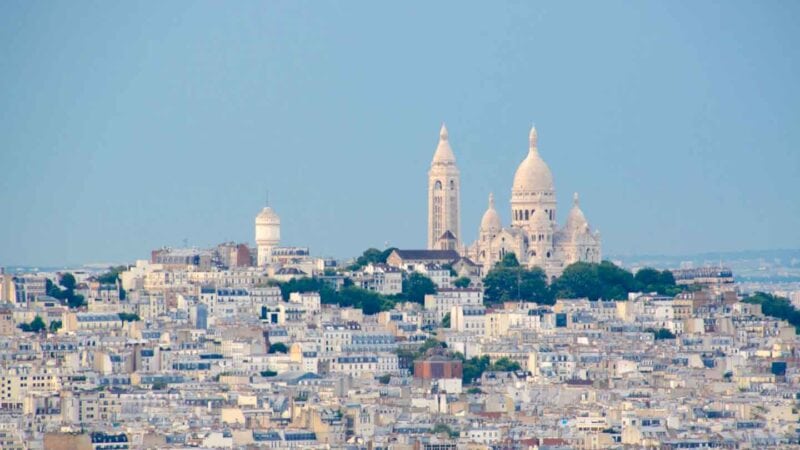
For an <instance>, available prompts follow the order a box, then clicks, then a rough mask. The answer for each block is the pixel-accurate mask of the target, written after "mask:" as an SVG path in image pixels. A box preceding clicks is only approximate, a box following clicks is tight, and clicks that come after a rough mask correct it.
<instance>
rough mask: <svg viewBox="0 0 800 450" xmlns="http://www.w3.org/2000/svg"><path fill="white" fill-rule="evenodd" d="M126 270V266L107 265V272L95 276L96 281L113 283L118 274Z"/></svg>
mask: <svg viewBox="0 0 800 450" xmlns="http://www.w3.org/2000/svg"><path fill="white" fill-rule="evenodd" d="M126 270H128V267H127V266H116V267H109V268H108V272H105V273H102V274H100V275H98V276H97V281H98V282H100V283H101V284H114V283H116V282H117V280H119V274H120V273H121V272H124V271H126Z"/></svg>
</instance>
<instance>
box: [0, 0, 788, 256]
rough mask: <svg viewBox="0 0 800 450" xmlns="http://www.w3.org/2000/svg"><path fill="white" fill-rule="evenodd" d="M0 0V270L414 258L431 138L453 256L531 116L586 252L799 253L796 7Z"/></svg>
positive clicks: (511, 161) (504, 196)
mask: <svg viewBox="0 0 800 450" xmlns="http://www.w3.org/2000/svg"><path fill="white" fill-rule="evenodd" d="M220 6H221V5H220V4H219V3H214V2H192V3H189V2H166V3H162V4H158V3H146V4H142V3H127V2H125V3H123V2H119V3H114V2H78V3H75V2H66V1H53V2H27V1H7V2H3V3H2V4H0V55H2V63H0V64H1V66H0V67H2V69H1V70H0V86H2V87H1V88H0V167H1V168H2V169H3V171H2V172H3V175H2V176H0V204H2V205H3V213H2V215H0V216H1V217H2V220H0V265H42V266H44V265H63V264H76V263H88V262H98V261H109V262H122V261H132V260H134V259H140V258H146V257H147V256H148V255H149V252H150V250H151V249H153V248H157V247H161V246H163V245H171V246H181V245H183V242H184V240H186V241H187V242H188V243H189V245H194V246H211V245H214V244H216V243H219V242H222V241H226V240H234V241H237V242H252V241H253V219H254V217H255V215H256V214H257V213H258V211H259V210H260V208H261V207H262V206H263V204H264V197H265V191H266V190H269V192H270V203H271V205H272V206H273V207H274V208H275V209H276V211H277V212H278V213H279V214H280V216H281V219H282V235H283V236H282V238H283V239H282V243H283V244H286V245H303V246H309V247H311V250H312V252H313V253H314V254H315V255H331V256H337V257H347V256H352V255H355V254H358V253H360V252H361V251H362V250H363V249H365V248H367V247H371V246H372V247H383V246H384V245H385V243H387V242H388V243H389V245H392V246H398V247H404V248H422V247H424V245H425V233H426V205H427V197H426V182H427V178H426V176H427V171H428V168H429V164H430V160H431V157H432V155H433V151H434V149H435V148H436V143H437V140H438V131H439V127H440V125H441V123H442V122H446V123H447V128H448V130H449V136H450V142H451V144H452V146H453V150H454V152H455V156H456V158H457V161H458V166H459V168H460V170H461V195H462V197H461V211H462V216H461V221H462V229H463V233H464V239H465V240H466V241H467V242H471V241H472V240H473V239H474V238H475V235H476V231H477V227H478V223H479V221H480V218H481V214H482V213H483V211H484V210H485V208H486V198H487V196H488V194H489V192H494V194H495V198H496V204H497V209H498V211H499V212H500V214H501V216H502V218H503V221H504V224H507V223H508V221H509V207H508V200H509V196H510V189H511V180H512V177H513V174H514V170H515V168H516V167H517V165H518V164H519V162H520V161H521V160H522V159H523V158H524V157H525V154H526V152H527V143H528V131H529V128H530V126H531V123H535V124H536V127H537V130H538V132H539V150H540V152H541V155H542V157H543V158H544V160H545V161H546V162H547V164H548V165H549V166H550V168H551V170H552V173H553V176H554V179H555V185H556V190H557V193H558V200H559V204H558V209H559V223H562V222H563V218H564V216H565V214H566V213H567V211H568V210H569V207H570V202H571V198H572V193H573V192H574V191H577V192H579V193H580V196H581V206H582V208H583V210H584V211H585V212H586V215H587V217H588V219H589V220H590V222H591V225H592V227H593V228H595V227H596V228H598V229H599V230H600V231H601V232H602V236H603V251H604V253H605V254H654V253H662V254H685V253H695V252H704V251H731V250H745V249H771V248H800V233H798V229H800V201H798V192H800V188H798V186H799V185H800V182H798V179H800V152H798V149H799V147H800V145H799V144H800V127H798V126H797V124H798V123H800V86H799V84H798V83H797V80H800V49H799V48H798V46H797V43H798V42H800V28H798V27H797V26H796V24H797V21H798V18H799V17H798V16H800V14H799V13H800V4H798V3H797V2H783V3H779V2H772V3H756V2H741V1H730V2H661V3H658V2H603V3H599V2H582V3H580V8H577V7H576V6H578V4H576V3H569V4H561V3H538V2H537V3H533V2H506V3H499V4H498V3H492V4H481V3H472V2H436V3H434V4H429V3H426V2H413V3H412V4H406V3H403V4H374V3H371V2H347V3H337V2H294V1H291V2H289V1H286V2H284V1H277V2H237V3H235V4H226V5H225V7H224V8H223V7H220Z"/></svg>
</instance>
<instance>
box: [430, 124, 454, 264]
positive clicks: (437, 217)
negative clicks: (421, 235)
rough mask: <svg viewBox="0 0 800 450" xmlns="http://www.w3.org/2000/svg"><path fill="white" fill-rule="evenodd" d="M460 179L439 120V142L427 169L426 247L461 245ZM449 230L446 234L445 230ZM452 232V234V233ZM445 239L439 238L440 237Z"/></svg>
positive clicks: (445, 131) (444, 131)
mask: <svg viewBox="0 0 800 450" xmlns="http://www.w3.org/2000/svg"><path fill="white" fill-rule="evenodd" d="M460 190H461V187H460V179H459V172H458V167H456V157H455V155H454V154H453V149H452V148H450V142H449V141H448V139H447V128H446V127H445V126H444V124H442V129H441V130H440V131H439V145H438V146H437V147H436V152H435V153H434V154H433V161H431V169H430V171H428V248H429V249H441V248H442V247H444V246H446V247H452V246H453V245H455V247H456V248H460V247H461V221H460V216H459V214H460V212H459V207H458V205H459V198H460ZM448 231H449V234H448ZM451 235H452V236H451ZM443 238H444V240H446V241H447V242H440V240H442V239H443Z"/></svg>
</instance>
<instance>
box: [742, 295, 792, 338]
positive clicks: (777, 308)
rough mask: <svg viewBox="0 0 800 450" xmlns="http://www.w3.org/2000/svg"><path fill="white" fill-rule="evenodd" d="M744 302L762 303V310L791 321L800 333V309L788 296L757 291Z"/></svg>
mask: <svg viewBox="0 0 800 450" xmlns="http://www.w3.org/2000/svg"><path fill="white" fill-rule="evenodd" d="M742 301H743V302H744V303H752V304H756V305H761V312H762V313H763V314H764V315H766V316H770V317H774V318H776V319H781V320H785V321H787V322H789V323H790V324H791V325H793V326H794V327H795V331H796V332H797V333H800V311H798V310H797V309H796V308H795V307H794V306H792V303H791V302H790V301H789V299H788V298H785V297H779V296H777V295H772V294H768V293H766V292H756V293H754V294H753V295H750V296H748V297H746V298H744V299H743V300H742Z"/></svg>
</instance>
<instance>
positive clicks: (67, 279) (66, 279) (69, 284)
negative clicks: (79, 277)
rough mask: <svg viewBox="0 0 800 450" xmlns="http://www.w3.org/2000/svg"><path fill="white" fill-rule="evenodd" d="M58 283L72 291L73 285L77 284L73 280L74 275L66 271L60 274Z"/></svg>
mask: <svg viewBox="0 0 800 450" xmlns="http://www.w3.org/2000/svg"><path fill="white" fill-rule="evenodd" d="M58 284H60V285H61V286H63V287H64V289H66V290H68V291H74V290H75V286H76V285H77V283H76V281H75V275H72V274H71V273H69V272H67V273H65V274H64V275H61V279H60V280H59V281H58Z"/></svg>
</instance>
